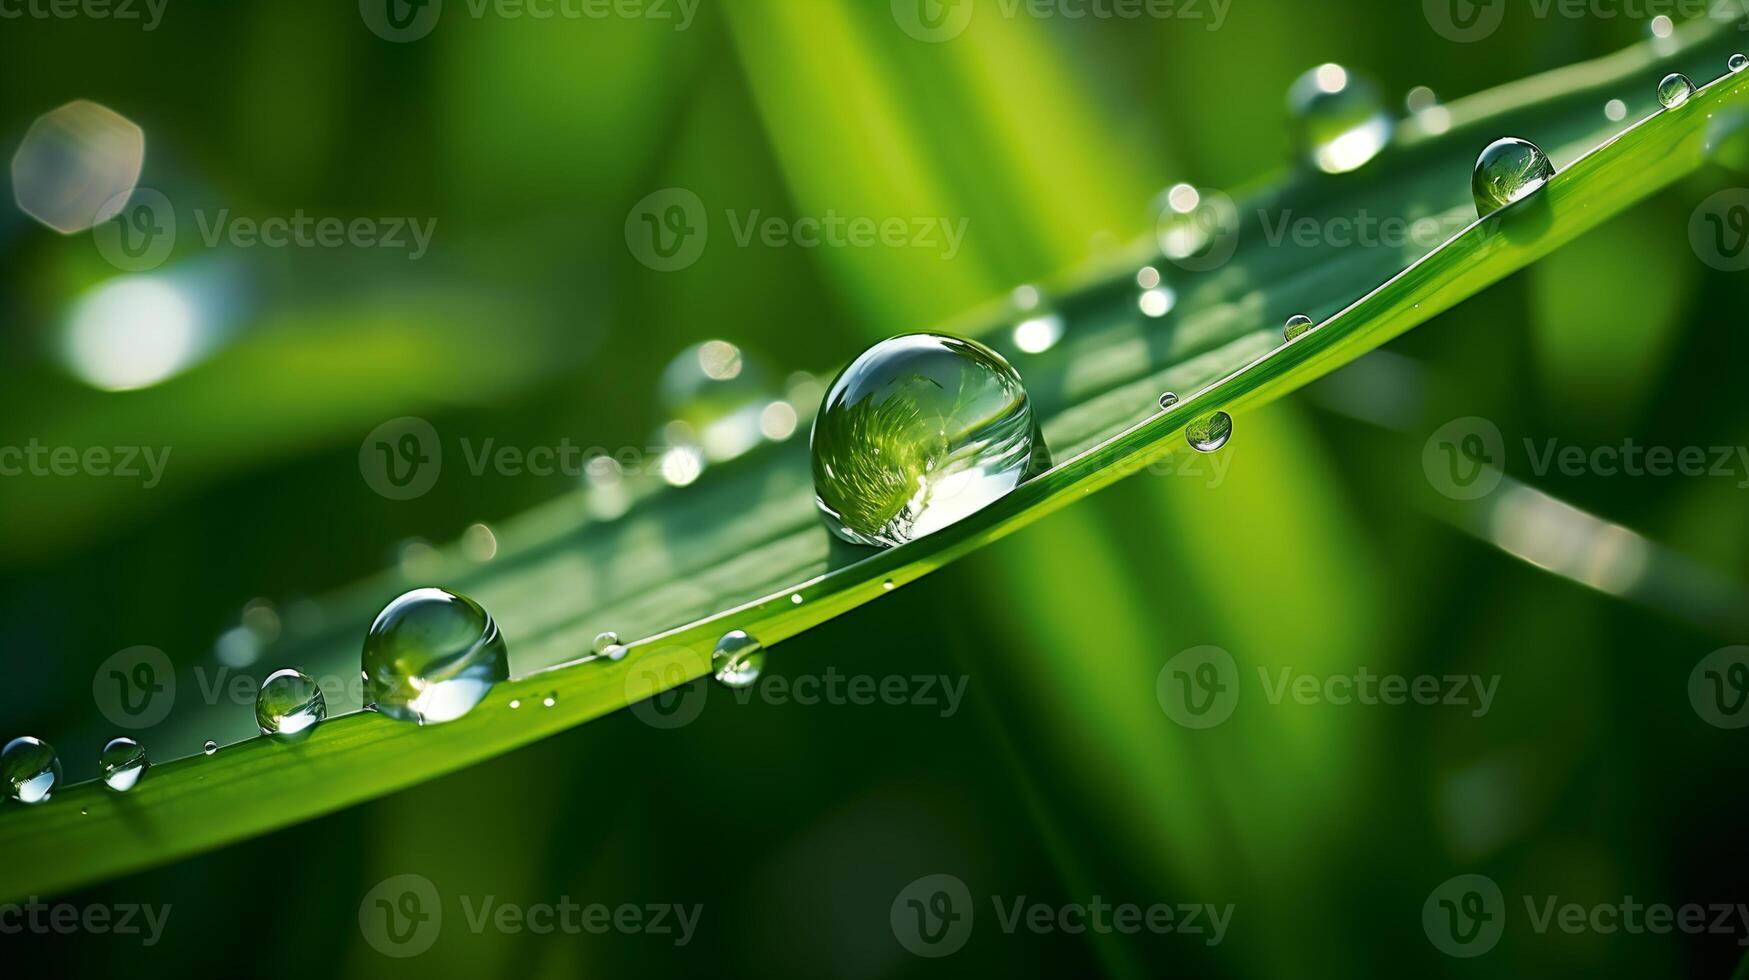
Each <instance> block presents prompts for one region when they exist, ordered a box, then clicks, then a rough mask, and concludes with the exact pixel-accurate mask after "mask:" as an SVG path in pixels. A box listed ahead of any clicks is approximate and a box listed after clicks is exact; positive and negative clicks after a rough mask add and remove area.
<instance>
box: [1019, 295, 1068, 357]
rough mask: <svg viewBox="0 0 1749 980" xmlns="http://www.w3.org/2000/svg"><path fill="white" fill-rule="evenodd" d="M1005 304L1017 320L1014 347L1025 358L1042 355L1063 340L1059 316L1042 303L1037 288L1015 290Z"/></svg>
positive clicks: (1042, 299)
mask: <svg viewBox="0 0 1749 980" xmlns="http://www.w3.org/2000/svg"><path fill="white" fill-rule="evenodd" d="M1009 300H1010V301H1011V302H1012V303H1013V304H1014V310H1015V313H1016V314H1017V315H1018V316H1019V317H1020V322H1018V323H1016V324H1015V325H1014V335H1013V340H1014V346H1016V347H1018V348H1020V349H1021V351H1023V352H1025V353H1027V354H1043V353H1044V352H1045V351H1048V350H1050V349H1051V348H1052V347H1055V346H1057V342H1058V341H1060V340H1062V339H1063V329H1064V323H1063V316H1062V314H1060V313H1058V312H1057V311H1056V310H1055V309H1053V308H1052V307H1051V306H1050V304H1049V303H1047V302H1046V300H1045V294H1044V292H1043V291H1042V290H1040V289H1039V288H1038V287H1037V286H1031V285H1025V286H1016V287H1014V291H1013V292H1012V293H1010V294H1009Z"/></svg>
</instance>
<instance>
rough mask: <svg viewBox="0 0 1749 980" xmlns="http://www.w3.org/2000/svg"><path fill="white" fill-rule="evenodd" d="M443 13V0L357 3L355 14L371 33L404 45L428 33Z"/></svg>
mask: <svg viewBox="0 0 1749 980" xmlns="http://www.w3.org/2000/svg"><path fill="white" fill-rule="evenodd" d="M442 13H443V0H358V14H359V16H360V17H362V18H364V26H366V27H368V28H370V31H371V33H372V34H375V35H376V36H377V37H380V38H382V39H383V40H385V41H392V42H394V43H396V44H405V43H406V42H408V41H417V40H419V39H420V38H422V37H424V36H425V35H427V34H430V33H431V30H432V28H434V27H436V26H437V18H438V17H439V15H441V14H442Z"/></svg>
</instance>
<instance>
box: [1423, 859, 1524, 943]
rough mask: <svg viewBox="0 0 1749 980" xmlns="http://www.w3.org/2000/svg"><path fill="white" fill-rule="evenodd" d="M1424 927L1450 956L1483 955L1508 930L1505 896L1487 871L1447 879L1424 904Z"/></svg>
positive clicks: (1433, 941) (1429, 936) (1428, 936)
mask: <svg viewBox="0 0 1749 980" xmlns="http://www.w3.org/2000/svg"><path fill="white" fill-rule="evenodd" d="M1421 928H1422V929H1423V930H1424V931H1425V932H1426V933H1427V940H1428V941H1429V942H1431V943H1432V944H1433V946H1434V948H1435V949H1437V950H1439V951H1440V952H1442V953H1444V954H1446V955H1447V956H1456V957H1460V958H1469V957H1472V956H1481V955H1482V954H1483V953H1486V952H1488V951H1489V950H1491V949H1493V948H1494V946H1495V944H1497V943H1499V942H1500V934H1501V933H1502V932H1504V931H1505V930H1506V897H1505V896H1504V895H1502V894H1501V893H1500V886H1499V885H1497V884H1495V883H1494V879H1492V878H1489V877H1488V876H1486V875H1477V874H1465V875H1458V876H1457V877H1455V878H1450V879H1447V880H1446V881H1445V882H1443V883H1441V884H1440V886H1439V887H1438V888H1435V889H1434V890H1433V892H1432V894H1430V895H1428V896H1427V901H1426V902H1425V903H1423V904H1422V906H1421Z"/></svg>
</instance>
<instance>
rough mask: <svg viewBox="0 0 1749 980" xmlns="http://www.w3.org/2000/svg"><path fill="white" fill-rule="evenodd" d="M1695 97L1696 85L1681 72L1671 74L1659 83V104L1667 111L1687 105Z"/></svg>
mask: <svg viewBox="0 0 1749 980" xmlns="http://www.w3.org/2000/svg"><path fill="white" fill-rule="evenodd" d="M1693 96H1694V83H1693V82H1691V81H1689V80H1688V76H1687V75H1684V74H1682V73H1681V72H1671V73H1670V74H1668V75H1665V76H1664V80H1663V81H1661V82H1659V83H1658V102H1659V103H1660V104H1662V105H1663V106H1664V108H1666V109H1674V108H1676V107H1677V106H1680V105H1682V104H1684V103H1686V102H1687V101H1688V100H1689V99H1690V98H1692V97H1693Z"/></svg>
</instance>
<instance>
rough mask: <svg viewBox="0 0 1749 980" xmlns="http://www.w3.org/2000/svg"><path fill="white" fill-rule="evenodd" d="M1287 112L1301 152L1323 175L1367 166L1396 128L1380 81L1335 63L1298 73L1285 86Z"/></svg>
mask: <svg viewBox="0 0 1749 980" xmlns="http://www.w3.org/2000/svg"><path fill="white" fill-rule="evenodd" d="M1288 112H1289V114H1290V115H1291V116H1292V118H1293V124H1294V136H1295V143H1296V145H1297V146H1298V148H1299V153H1300V156H1301V157H1302V158H1303V159H1304V160H1305V161H1306V162H1307V163H1308V164H1309V165H1311V166H1313V167H1316V168H1317V169H1319V170H1321V171H1323V172H1324V173H1327V174H1345V173H1350V172H1352V171H1355V170H1359V169H1360V168H1361V167H1364V166H1366V165H1367V163H1368V162H1370V161H1371V160H1372V159H1373V158H1374V157H1376V156H1378V154H1379V151H1380V150H1383V149H1384V148H1385V146H1386V145H1388V144H1389V143H1390V141H1391V135H1392V133H1393V132H1394V131H1395V128H1396V122H1395V120H1394V119H1393V118H1392V117H1391V113H1390V112H1389V111H1388V110H1387V109H1386V107H1385V100H1384V97H1383V96H1382V95H1380V94H1379V89H1378V86H1376V85H1374V84H1373V83H1372V82H1370V81H1368V80H1366V79H1364V78H1361V77H1359V76H1357V75H1355V74H1354V73H1353V72H1351V71H1349V70H1348V69H1346V68H1344V67H1342V66H1341V65H1337V64H1324V65H1319V66H1318V67H1316V68H1314V69H1312V70H1311V71H1309V72H1306V73H1305V74H1304V75H1301V76H1300V77H1299V79H1298V80H1296V81H1295V82H1294V83H1293V86H1292V87H1291V88H1289V89H1288Z"/></svg>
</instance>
